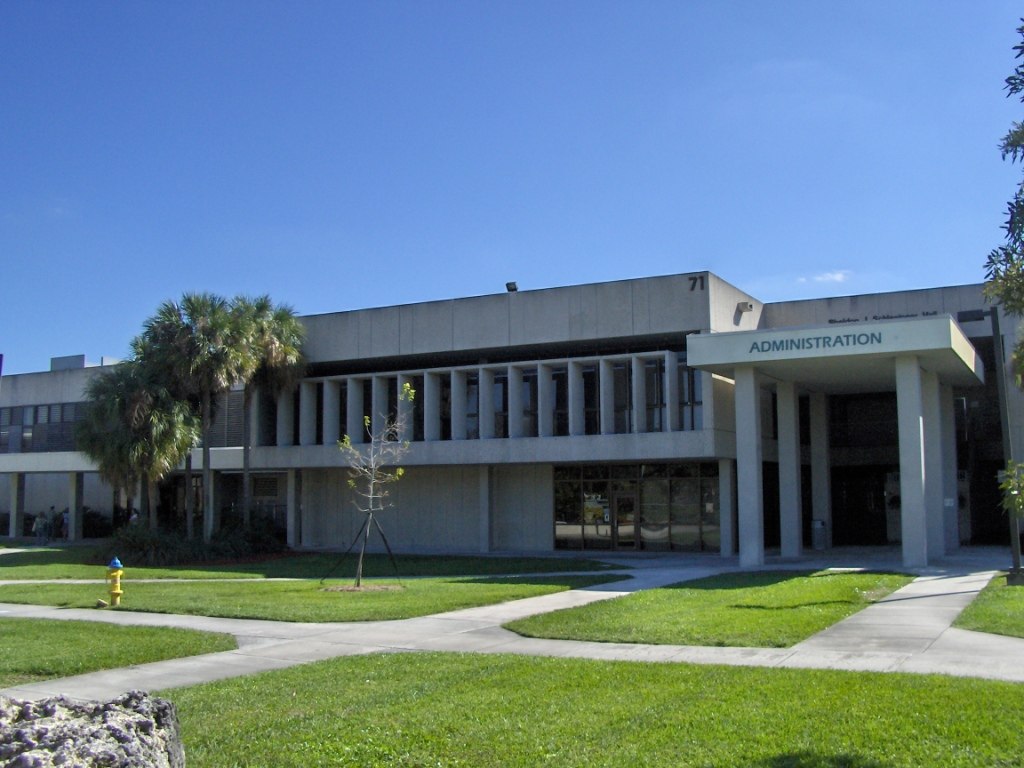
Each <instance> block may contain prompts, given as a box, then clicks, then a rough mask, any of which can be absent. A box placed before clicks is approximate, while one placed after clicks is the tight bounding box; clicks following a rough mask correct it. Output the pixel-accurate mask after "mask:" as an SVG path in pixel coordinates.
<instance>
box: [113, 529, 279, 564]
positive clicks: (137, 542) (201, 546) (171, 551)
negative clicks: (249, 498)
mask: <svg viewBox="0 0 1024 768" xmlns="http://www.w3.org/2000/svg"><path fill="white" fill-rule="evenodd" d="M285 549H286V546H285V543H284V540H283V539H282V537H281V536H280V532H279V531H278V530H277V529H276V528H274V526H273V524H272V523H271V522H270V521H265V520H259V519H257V520H254V521H253V524H252V526H251V527H249V528H247V529H245V528H234V527H232V528H227V529H223V530H221V531H218V532H217V534H216V535H215V536H214V537H213V539H212V540H211V541H210V542H204V541H202V540H201V539H187V538H185V537H184V536H183V535H181V534H180V533H176V532H168V531H160V530H156V531H154V530H151V529H149V528H148V527H146V526H144V525H129V526H126V527H124V528H121V529H119V530H118V531H117V532H116V533H114V535H113V537H112V538H111V539H110V542H109V544H108V545H107V551H106V552H105V553H104V557H105V558H108V559H109V558H110V557H113V556H114V555H117V556H118V557H119V558H121V560H122V561H123V562H127V561H131V562H132V563H134V564H136V565H151V566H166V565H181V564H183V563H204V562H211V561H215V560H237V559H242V558H248V557H254V556H257V555H267V554H273V553H276V552H283V551H284V550H285Z"/></svg>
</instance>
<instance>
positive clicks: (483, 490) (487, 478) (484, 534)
mask: <svg viewBox="0 0 1024 768" xmlns="http://www.w3.org/2000/svg"><path fill="white" fill-rule="evenodd" d="M477 471H478V475H477V478H478V483H479V488H480V491H479V493H480V507H479V509H480V551H481V552H490V551H491V468H490V467H489V466H487V465H481V466H480V467H478V470H477Z"/></svg>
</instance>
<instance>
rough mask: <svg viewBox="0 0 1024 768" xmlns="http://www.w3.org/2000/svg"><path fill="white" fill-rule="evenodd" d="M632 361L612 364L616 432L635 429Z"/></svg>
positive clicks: (624, 432)
mask: <svg viewBox="0 0 1024 768" xmlns="http://www.w3.org/2000/svg"><path fill="white" fill-rule="evenodd" d="M631 373H632V365H631V364H630V363H615V364H614V365H613V366H612V394H613V400H614V403H615V433H616V434H619V435H623V434H627V433H629V432H632V431H633V377H632V376H631Z"/></svg>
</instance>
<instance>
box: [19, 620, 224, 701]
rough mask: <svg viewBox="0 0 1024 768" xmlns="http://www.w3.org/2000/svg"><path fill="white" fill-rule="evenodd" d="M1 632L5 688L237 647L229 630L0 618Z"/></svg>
mask: <svg viewBox="0 0 1024 768" xmlns="http://www.w3.org/2000/svg"><path fill="white" fill-rule="evenodd" d="M0 637H3V639H4V652H3V653H2V654H0V688H7V687H10V686H13V685H19V684H22V683H30V682H34V681H37V680H51V679H55V678H60V677H70V676H71V675H81V674H84V673H86V672H94V671H96V670H98V669H114V668H117V667H126V666H129V665H132V664H146V663H149V662H151V661H162V660H163V659H176V658H180V657H182V656H196V655H198V654H201V653H215V652H217V651H228V650H232V649H234V648H236V647H237V645H236V643H235V640H234V638H232V637H231V636H230V635H220V634H212V633H209V632H196V631H194V630H190V629H165V628H158V627H128V626H117V625H113V624H99V623H96V622H92V621H53V620H48V619H6V618H4V619H0Z"/></svg>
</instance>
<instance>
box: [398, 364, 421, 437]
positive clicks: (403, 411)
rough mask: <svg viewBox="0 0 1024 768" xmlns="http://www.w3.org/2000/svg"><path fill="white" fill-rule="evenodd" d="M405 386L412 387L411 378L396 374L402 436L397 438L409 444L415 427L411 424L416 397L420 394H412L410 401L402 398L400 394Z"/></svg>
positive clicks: (406, 375)
mask: <svg viewBox="0 0 1024 768" xmlns="http://www.w3.org/2000/svg"><path fill="white" fill-rule="evenodd" d="M406 384H408V385H409V386H410V387H412V385H413V381H412V376H410V375H408V374H405V373H400V374H398V420H399V423H400V424H401V425H402V434H400V435H399V436H398V437H399V439H401V440H405V441H407V442H411V441H412V436H413V431H414V427H415V424H413V419H414V418H415V415H414V412H413V411H414V409H415V404H416V397H418V396H419V395H420V393H419V392H416V393H414V394H413V399H412V400H410V399H409V398H403V397H402V392H403V391H404V388H405V385H406Z"/></svg>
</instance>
